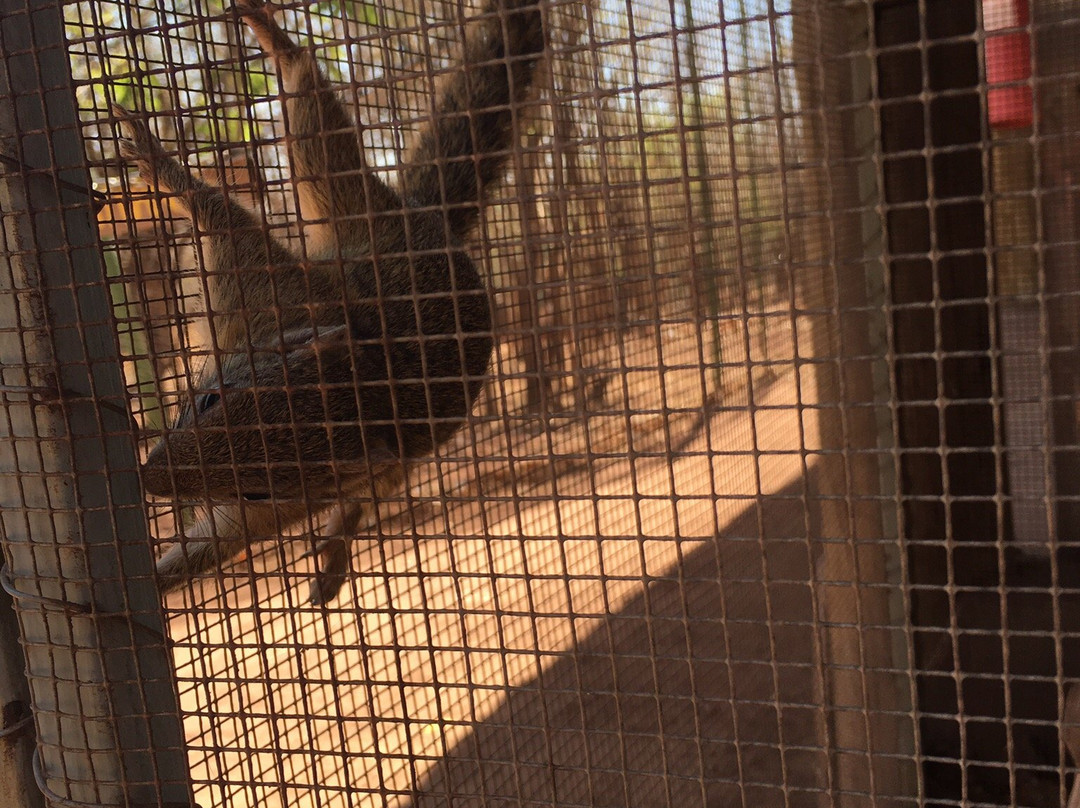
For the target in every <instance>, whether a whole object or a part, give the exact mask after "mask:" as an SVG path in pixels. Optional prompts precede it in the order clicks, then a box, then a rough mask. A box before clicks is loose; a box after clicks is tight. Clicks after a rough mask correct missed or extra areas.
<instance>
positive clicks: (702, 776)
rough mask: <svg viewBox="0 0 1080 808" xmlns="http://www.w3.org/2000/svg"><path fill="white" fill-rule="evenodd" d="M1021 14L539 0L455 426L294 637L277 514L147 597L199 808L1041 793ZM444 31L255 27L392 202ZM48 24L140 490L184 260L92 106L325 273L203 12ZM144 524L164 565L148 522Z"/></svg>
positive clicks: (296, 561)
mask: <svg viewBox="0 0 1080 808" xmlns="http://www.w3.org/2000/svg"><path fill="white" fill-rule="evenodd" d="M1032 5H1035V4H1032ZM1027 6H1028V4H1027V3H1026V2H1024V1H1023V0H993V1H991V0H983V2H981V3H979V2H976V0H951V1H950V2H948V3H945V2H936V1H934V0H889V1H888V2H884V1H882V2H874V1H873V0H845V1H844V2H840V1H839V0H837V1H836V2H833V0H721V2H711V3H703V2H699V1H698V0H677V1H676V2H664V3H661V2H655V1H653V0H650V2H639V3H615V2H607V0H577V1H575V2H569V1H568V0H567V1H564V0H551V2H545V3H544V20H545V29H546V36H547V46H546V54H545V58H544V60H543V61H542V62H541V63H540V66H539V67H538V68H537V73H536V75H535V77H534V81H533V83H534V85H535V86H534V88H533V91H532V92H531V93H530V95H529V96H528V97H527V98H526V99H525V101H523V102H522V103H521V104H520V105H519V106H518V107H517V108H516V111H515V115H516V116H517V117H516V120H517V130H516V136H515V138H514V140H513V145H512V149H511V151H512V154H511V156H510V159H509V162H508V166H507V169H506V171H505V176H504V178H503V181H502V182H501V183H499V184H498V185H497V187H496V188H495V189H494V190H493V191H492V193H491V195H490V198H489V199H488V201H487V202H486V203H485V205H484V206H483V210H482V214H481V222H480V224H479V226H478V227H477V228H476V230H475V232H474V234H473V237H472V238H471V240H470V241H469V243H468V245H467V248H468V250H469V252H470V254H471V255H472V256H473V257H474V259H475V260H476V261H477V264H478V266H479V267H480V268H481V271H482V273H483V275H484V277H485V279H486V283H487V284H488V286H489V287H490V291H491V299H492V301H493V303H494V311H495V322H494V326H493V334H494V338H495V352H494V357H493V359H492V362H491V366H490V371H489V377H490V378H489V381H488V382H487V385H486V387H485V389H484V392H483V393H482V394H481V396H480V399H479V401H478V402H477V403H476V404H475V406H473V408H472V412H471V414H470V416H469V418H468V420H467V422H466V423H465V425H464V426H463V428H461V430H460V431H458V432H457V434H456V435H455V436H454V437H453V438H452V439H451V440H450V441H449V442H448V443H446V444H445V445H443V446H441V447H440V448H438V449H437V450H436V451H435V453H434V456H433V457H432V458H430V459H427V460H424V461H423V462H418V463H416V464H415V465H413V466H412V467H411V468H410V469H409V472H408V475H407V479H406V482H405V485H404V486H403V487H402V488H401V489H400V490H396V491H394V492H392V493H390V494H384V495H381V496H379V497H378V498H377V499H378V501H377V503H376V507H375V508H374V509H373V510H372V511H371V513H370V518H369V519H368V521H367V522H365V523H364V524H362V525H361V526H360V530H359V536H360V538H359V540H358V541H357V542H355V543H354V545H353V553H352V558H351V562H350V574H349V576H348V577H347V580H346V583H345V586H344V588H343V590H342V592H341V594H340V595H339V596H338V597H337V598H336V599H334V600H333V601H331V602H330V603H329V604H326V605H319V606H315V605H311V604H310V603H308V601H307V582H308V580H309V579H310V577H311V575H312V572H313V562H312V560H311V558H310V557H309V555H310V554H309V551H311V550H312V549H313V548H314V546H315V544H314V542H315V540H314V539H313V538H312V534H313V533H314V532H317V531H318V528H319V527H320V520H319V518H318V515H317V514H315V513H314V509H313V515H312V519H311V520H310V523H309V524H307V525H304V526H301V527H300V528H297V529H294V530H292V531H291V534H295V535H287V536H283V537H282V538H281V539H280V540H278V541H269V542H258V543H254V544H253V545H252V546H251V547H250V549H249V551H248V552H247V553H245V554H243V555H242V556H241V557H240V558H239V559H237V560H235V561H234V562H232V563H230V564H227V565H226V566H225V567H224V568H223V569H222V570H220V571H217V572H214V573H212V574H209V575H205V576H201V577H199V578H197V579H196V580H195V581H194V582H192V583H190V584H188V585H186V586H184V587H182V588H181V590H180V591H178V592H176V593H174V594H170V595H169V596H168V597H167V599H166V602H165V617H166V619H167V624H168V633H169V636H170V638H171V640H172V641H173V645H172V656H173V661H174V666H175V677H176V685H177V690H178V694H179V702H180V710H181V715H182V719H183V729H184V735H185V738H186V754H187V760H188V764H189V768H190V776H191V781H192V784H193V786H194V793H195V798H196V802H198V803H199V804H200V805H202V806H204V807H205V806H211V805H228V806H248V805H250V806H256V805H257V806H320V807H325V808H336V807H337V806H361V805H416V806H426V805H432V806H435V805H455V806H461V805H492V806H493V805H517V806H524V805H557V806H571V805H590V806H601V805H604V806H630V805H634V806H694V805H701V806H705V805H709V806H714V805H716V806H719V805H736V804H741V805H752V806H769V805H785V806H791V805H831V804H835V805H901V804H919V805H961V804H963V805H974V804H986V805H1023V806H1049V805H1060V804H1064V802H1065V801H1066V799H1067V795H1068V790H1069V788H1070V787H1071V783H1072V771H1073V769H1072V767H1073V764H1074V761H1073V760H1072V758H1071V757H1070V755H1069V748H1071V746H1070V743H1069V742H1070V737H1071V736H1070V735H1069V733H1068V732H1063V731H1062V726H1063V724H1062V721H1063V720H1064V719H1063V715H1064V713H1065V712H1066V706H1067V705H1066V698H1067V695H1068V693H1069V685H1070V682H1071V681H1072V678H1073V677H1076V676H1077V670H1076V663H1075V661H1074V657H1075V653H1074V650H1073V647H1074V644H1075V633H1076V631H1078V630H1080V629H1078V628H1077V626H1076V625H1075V620H1074V618H1073V616H1072V615H1073V609H1074V608H1075V605H1074V603H1075V588H1074V584H1073V580H1074V579H1075V575H1074V573H1073V568H1074V567H1076V566H1077V563H1078V561H1077V559H1076V558H1075V554H1074V553H1073V552H1072V551H1071V547H1070V541H1071V539H1072V537H1073V535H1074V532H1075V531H1074V530H1073V529H1072V528H1070V527H1069V525H1071V524H1074V522H1075V519H1076V501H1077V493H1078V492H1077V490H1076V488H1077V486H1078V485H1080V482H1078V481H1080V474H1077V471H1078V469H1077V468H1076V462H1077V456H1078V455H1077V437H1076V434H1077V415H1076V413H1077V407H1076V404H1077V400H1078V390H1077V386H1076V385H1077V376H1076V366H1077V362H1076V347H1075V346H1076V345H1077V342H1078V340H1080V333H1078V325H1077V323H1078V322H1080V321H1078V320H1077V318H1076V315H1075V311H1076V308H1077V300H1076V298H1077V290H1078V288H1080V286H1078V283H1077V278H1076V274H1075V273H1076V270H1075V267H1076V266H1077V263H1078V262H1077V257H1078V256H1077V245H1078V244H1080V238H1078V236H1077V227H1078V225H1080V219H1078V214H1077V208H1076V193H1077V181H1076V177H1075V173H1074V172H1075V170H1076V169H1075V168H1074V166H1076V165H1080V161H1078V160H1076V159H1074V158H1075V157H1077V156H1078V155H1077V148H1078V147H1077V143H1078V142H1080V141H1078V139H1077V131H1078V127H1080V93H1077V86H1078V85H1077V80H1078V78H1080V67H1078V66H1077V63H1076V59H1075V52H1076V45H1077V43H1078V42H1080V4H1078V3H1076V2H1074V0H1052V1H1050V2H1046V3H1042V4H1038V6H1037V7H1036V8H1033V9H1031V12H1030V14H1029V13H1028V9H1027ZM482 9H483V5H482V4H476V5H475V6H472V5H469V4H467V3H462V2H458V1H457V0H428V1H427V2H415V0H386V1H385V2H382V1H380V2H379V3H374V4H365V3H360V2H356V3H352V2H348V0H346V1H345V2H342V3H337V2H328V3H314V4H293V3H287V4H282V8H281V10H280V11H279V12H278V15H277V16H278V19H279V21H280V22H281V24H282V25H283V27H284V28H285V29H286V30H287V31H289V32H290V33H292V34H294V35H295V36H297V38H298V40H300V41H303V42H305V43H307V42H310V44H311V46H312V48H313V49H314V53H315V55H316V56H317V58H318V59H319V61H320V63H321V64H322V65H323V66H324V69H325V70H326V72H327V75H328V76H329V78H330V80H331V81H332V82H333V83H334V85H335V86H337V87H339V88H340V89H341V97H342V98H343V99H344V103H345V105H346V106H347V107H348V108H349V109H350V110H351V112H352V113H353V114H354V115H355V117H356V119H357V121H358V123H359V126H358V136H359V137H360V141H361V143H362V145H363V150H364V153H365V156H366V157H367V160H368V164H369V165H370V166H371V168H372V171H373V172H374V173H375V174H376V175H378V176H379V177H380V178H382V179H383V180H384V181H386V182H387V183H389V184H390V185H391V186H392V187H396V186H397V184H398V183H400V181H401V175H400V170H399V169H400V165H401V160H402V158H403V155H404V154H406V153H407V152H408V149H409V148H410V145H411V144H412V142H413V140H414V138H415V136H416V133H417V131H419V130H421V129H422V128H423V127H424V125H425V122H426V121H427V120H428V117H429V116H430V114H431V106H430V104H431V102H430V97H431V96H432V94H433V93H437V92H438V87H439V86H441V85H440V82H441V81H443V80H445V76H446V75H447V74H449V73H452V71H453V69H454V65H455V59H456V58H457V56H456V54H457V50H458V47H459V44H460V41H461V39H462V36H463V35H464V31H465V30H466V28H465V25H464V21H465V20H466V19H468V18H469V17H470V16H472V15H475V14H477V13H479V12H481V11H482ZM64 13H65V19H66V24H67V27H66V40H67V53H68V57H69V60H70V66H71V76H72V82H73V85H74V88H75V98H76V102H77V105H78V109H79V112H80V116H81V123H80V125H79V127H78V130H79V134H80V135H81V139H82V142H83V145H84V146H85V161H86V166H87V168H88V172H89V176H90V177H91V179H92V181H93V183H94V187H95V188H96V189H97V190H98V191H99V192H101V193H102V194H104V195H105V196H104V201H103V203H102V204H101V205H100V206H99V211H98V214H97V216H98V219H97V225H98V232H99V235H100V246H101V251H102V255H103V257H104V267H105V270H106V273H107V283H108V288H109V291H110V294H111V296H112V302H113V313H114V319H113V321H112V322H113V323H114V324H115V331H116V334H117V339H118V344H119V347H120V351H121V353H122V354H123V357H124V366H123V372H124V378H125V381H126V383H127V389H128V393H129V397H128V401H127V402H126V403H127V404H128V405H129V407H130V411H131V414H132V419H133V424H132V426H131V427H130V428H129V429H127V430H121V429H116V430H114V431H112V432H110V433H109V434H110V436H111V437H123V438H129V439H134V440H138V441H139V446H140V451H141V452H142V456H143V457H145V456H146V452H148V451H149V449H150V448H151V447H152V446H153V445H154V443H155V441H156V440H157V439H158V435H159V433H160V430H161V429H162V428H163V427H165V426H167V425H168V424H169V423H170V421H171V420H172V419H173V418H175V413H176V412H177V409H178V408H179V407H181V406H182V405H183V404H184V403H185V402H187V403H188V404H190V403H191V395H190V393H189V392H188V389H189V385H190V383H191V379H192V378H193V377H195V376H197V375H198V373H199V369H200V367H201V366H202V365H203V363H205V362H206V361H208V358H211V357H213V356H214V353H215V350H216V349H215V346H214V339H213V336H212V335H210V334H208V333H207V328H206V322H207V317H206V314H207V307H206V301H205V299H204V298H205V292H206V288H207V273H208V269H207V257H206V255H205V250H201V249H199V248H198V245H197V240H196V238H195V237H194V236H193V234H192V232H191V228H190V226H189V225H188V224H187V222H186V219H185V218H184V216H183V213H182V211H181V210H180V208H179V206H178V205H177V202H176V199H175V198H171V199H170V198H169V197H167V196H164V197H163V196H162V195H160V194H155V193H153V192H151V191H149V189H147V188H146V186H145V183H143V181H142V180H140V179H139V178H138V176H137V175H136V173H135V172H133V171H132V170H131V168H130V167H129V166H128V165H125V164H124V163H122V162H121V161H119V160H118V159H117V156H116V154H117V153H116V145H115V144H116V138H117V134H118V133H117V130H116V118H115V115H114V114H113V113H112V112H110V108H109V105H110V103H120V104H122V105H123V106H125V107H127V108H129V109H134V110H137V114H138V115H139V116H140V117H141V118H142V119H145V120H148V121H150V126H151V128H152V130H153V131H154V132H155V133H156V134H157V135H158V136H159V137H160V138H161V139H162V142H163V144H164V147H165V149H166V151H168V152H169V153H173V154H176V155H179V157H180V158H181V160H182V161H183V162H185V163H186V164H187V165H189V166H191V167H193V168H194V169H196V170H197V172H198V173H199V174H200V175H201V176H202V177H204V178H205V179H206V180H207V181H208V182H209V183H211V184H214V185H221V186H223V187H225V188H226V189H227V191H228V194H229V195H230V196H231V197H232V198H233V199H235V200H237V201H239V202H240V203H242V204H243V205H244V206H246V207H247V208H249V209H252V210H255V211H257V212H258V217H259V220H260V221H261V222H263V225H262V226H263V227H264V228H265V232H266V234H267V236H268V237H273V238H275V239H278V240H280V241H281V242H282V243H284V244H285V245H286V246H287V247H288V248H289V249H291V250H292V251H293V252H294V253H295V254H296V255H298V256H300V259H301V261H308V262H313V263H317V262H318V261H319V260H325V257H322V258H320V256H318V255H314V254H312V255H308V244H309V239H310V237H309V235H308V233H307V230H306V229H307V228H310V227H311V223H310V222H308V223H302V222H300V221H299V220H300V219H301V218H302V217H301V215H300V211H299V202H298V195H297V187H296V185H295V184H294V183H293V181H292V179H291V177H290V172H289V159H288V154H289V150H290V148H293V144H292V142H291V141H290V136H289V132H288V121H287V120H286V117H287V116H285V115H283V112H282V93H281V91H280V87H279V85H278V80H277V77H276V74H275V71H274V69H273V67H272V65H271V64H270V63H269V62H268V61H267V60H266V59H264V58H263V56H262V54H261V52H260V50H259V49H258V47H256V46H255V44H254V43H253V41H252V40H251V37H250V36H249V35H248V34H247V33H246V32H245V30H244V28H243V25H242V24H241V22H240V21H239V20H238V18H237V16H236V15H235V13H233V11H232V10H230V9H229V8H224V9H223V8H222V7H221V6H220V5H218V4H208V3H205V2H203V0H183V2H174V3H172V4H168V5H164V4H154V3H145V4H140V3H137V2H126V1H123V2H108V1H107V0H81V1H80V2H71V3H67V4H65V5H64ZM13 54H16V55H17V51H13V50H11V49H10V47H9V49H8V55H7V56H5V59H7V60H8V61H9V62H10V61H11V60H14V59H15V58H16V56H15V55H13ZM16 95H17V93H16ZM5 156H6V157H7V158H8V160H9V162H10V161H11V160H12V159H13V156H12V155H5ZM14 157H17V155H14ZM5 165H6V166H7V167H8V168H9V169H10V170H12V171H23V172H25V171H27V170H28V169H27V168H26V166H19V165H18V161H17V160H15V161H14V162H10V164H9V163H5ZM360 218H362V217H360ZM358 226H367V223H365V222H363V221H361V222H359V223H358ZM8 254H9V255H10V254H11V249H8ZM336 260H337V261H338V264H339V265H340V264H341V263H342V262H341V260H340V257H339V258H338V259H336ZM86 282H87V283H100V281H92V280H91V281H86ZM19 294H21V293H19ZM17 296H18V294H16V293H12V299H14V298H15V297H17ZM0 327H4V328H8V327H9V324H8V323H6V322H5V323H2V324H0ZM252 361H254V357H253V358H252ZM421 381H424V380H421ZM5 401H7V399H6V398H5ZM14 450H15V445H14V441H13V442H12V451H13V452H14ZM301 460H302V459H301ZM106 471H108V469H107V468H106ZM206 471H209V470H206ZM188 504H190V503H188ZM19 508H23V509H28V508H30V506H29V505H28V504H26V503H25V502H23V503H20V502H19V501H18V499H17V497H16V499H15V501H14V502H12V501H11V500H8V501H7V503H6V504H5V510H4V512H3V513H2V517H3V519H4V524H5V538H6V539H7V541H8V542H14V541H16V540H17V534H18V530H17V529H16V528H15V527H13V525H14V522H12V521H11V520H12V519H14V518H15V516H13V514H17V513H18V512H19ZM148 508H149V518H150V528H151V533H152V534H153V535H154V536H155V537H156V538H157V539H158V540H159V542H160V543H161V544H162V545H165V544H167V543H168V542H170V541H172V540H173V539H174V537H175V536H176V535H177V529H178V525H180V524H181V523H183V522H184V520H185V519H189V518H190V514H189V513H188V512H187V511H185V509H184V504H183V503H179V504H178V503H176V502H162V501H155V502H152V503H151V504H150V505H149V506H148ZM144 639H145V638H144ZM149 641H150V640H149V639H147V642H149ZM74 714H75V715H76V716H78V714H79V713H78V710H74Z"/></svg>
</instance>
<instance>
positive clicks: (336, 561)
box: [308, 503, 368, 606]
mask: <svg viewBox="0 0 1080 808" xmlns="http://www.w3.org/2000/svg"><path fill="white" fill-rule="evenodd" d="M367 511H368V507H366V506H365V503H348V504H346V503H342V504H340V505H338V506H336V507H335V508H334V509H333V510H332V511H331V512H330V518H329V519H328V520H327V522H326V528H325V530H324V531H323V532H324V535H325V538H323V539H322V541H320V542H318V543H317V544H316V545H315V550H314V555H315V556H316V564H317V567H316V570H315V577H314V579H312V581H311V588H310V590H309V594H308V598H309V600H310V601H311V603H313V604H314V605H316V606H321V605H323V604H326V603H329V602H330V601H332V600H333V599H334V598H335V597H337V594H338V592H340V591H341V587H342V585H343V584H344V583H345V578H346V577H347V575H348V573H349V559H350V558H351V556H352V540H353V537H354V536H355V535H356V534H357V532H358V531H359V530H360V520H361V518H362V517H363V516H364V515H365V513H367Z"/></svg>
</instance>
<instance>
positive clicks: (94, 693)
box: [0, 0, 191, 808]
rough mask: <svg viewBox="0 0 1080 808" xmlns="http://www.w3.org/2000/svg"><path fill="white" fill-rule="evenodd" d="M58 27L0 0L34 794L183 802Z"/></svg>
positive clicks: (16, 520) (17, 491)
mask: <svg viewBox="0 0 1080 808" xmlns="http://www.w3.org/2000/svg"><path fill="white" fill-rule="evenodd" d="M63 19H64V18H63V7H62V4H61V3H60V2H59V0H51V2H37V3H26V2H24V0H0V54H2V56H0V160H2V164H0V223H2V226H0V368H2V371H0V374H2V376H0V445H2V447H3V448H2V450H0V541H2V543H3V547H4V551H5V558H6V561H7V565H6V567H5V569H4V572H3V574H2V576H0V583H2V585H3V588H4V589H5V590H6V591H7V592H8V593H9V594H10V595H11V596H12V597H13V599H14V602H15V612H16V614H17V617H18V623H19V629H20V632H21V636H22V642H23V651H24V653H25V665H26V674H27V679H28V684H29V693H30V701H31V705H32V707H33V713H34V723H35V725H36V729H37V759H36V761H35V763H36V766H35V768H36V774H37V779H38V783H39V785H40V786H41V787H42V788H43V790H44V791H45V794H46V797H47V800H48V802H50V803H52V804H56V805H63V806H65V808H71V806H79V805H87V806H113V805H117V806H119V805H123V806H136V805H138V806H143V805H147V806H149V805H154V806H163V805H190V804H191V796H190V794H191V792H190V787H189V785H188V777H187V768H186V759H185V754H184V749H183V735H182V732H181V726H180V721H179V717H178V707H177V699H176V690H175V686H174V682H173V674H172V665H171V659H170V654H169V651H168V648H167V643H166V641H165V639H164V636H163V634H162V628H163V626H162V616H161V608H160V602H159V600H158V596H157V594H156V592H155V588H154V580H153V576H152V557H151V553H150V544H149V541H148V538H147V530H146V518H145V514H144V510H143V504H142V497H141V494H140V487H139V480H138V476H137V462H136V456H135V450H134V445H133V440H132V435H133V428H132V426H131V420H130V416H129V415H128V411H127V402H126V398H125V393H124V387H123V379H122V375H121V365H120V357H119V353H118V347H117V339H116V331H115V326H114V324H113V318H112V316H111V311H110V307H111V302H110V295H109V286H108V284H107V282H106V280H105V274H104V272H103V269H102V265H101V258H100V252H99V250H98V249H97V246H96V243H95V236H94V229H93V224H92V216H93V204H92V202H93V200H92V198H91V193H90V192H89V190H88V177H87V172H86V170H85V158H84V153H83V148H82V140H81V134H80V128H79V120H78V115H77V112H76V108H75V100H74V94H73V88H72V83H71V73H70V69H69V63H68V55H67V49H66V46H65V42H64V33H63V26H64V22H63ZM29 804H30V803H28V805H29Z"/></svg>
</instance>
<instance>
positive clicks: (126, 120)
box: [112, 104, 165, 180]
mask: <svg viewBox="0 0 1080 808" xmlns="http://www.w3.org/2000/svg"><path fill="white" fill-rule="evenodd" d="M112 113H113V116H114V117H115V118H116V122H117V125H118V126H119V127H120V137H119V139H118V140H117V149H118V151H119V152H120V156H121V157H123V158H124V159H125V160H127V161H129V162H132V163H135V164H136V165H137V166H138V168H139V173H140V174H142V175H143V178H144V179H147V180H149V179H150V176H149V175H151V174H152V173H153V170H152V169H153V166H154V163H155V162H156V161H157V160H158V159H159V158H160V157H161V156H162V155H163V154H164V153H165V151H164V149H162V148H161V143H160V141H158V139H157V138H156V137H155V136H154V134H153V133H152V132H151V131H150V127H148V126H147V125H146V121H145V120H143V119H142V118H139V117H136V116H135V115H133V114H132V113H130V112H128V111H127V110H126V109H124V108H123V107H122V106H120V105H119V104H113V105H112Z"/></svg>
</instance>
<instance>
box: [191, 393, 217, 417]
mask: <svg viewBox="0 0 1080 808" xmlns="http://www.w3.org/2000/svg"><path fill="white" fill-rule="evenodd" d="M219 401H221V396H220V395H218V394H217V393H203V394H202V395H201V396H199V397H198V398H197V399H195V412H197V413H198V414H199V415H202V414H203V413H204V412H206V411H207V410H208V409H210V408H211V407H213V406H214V405H215V404H217V403H218V402H219Z"/></svg>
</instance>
